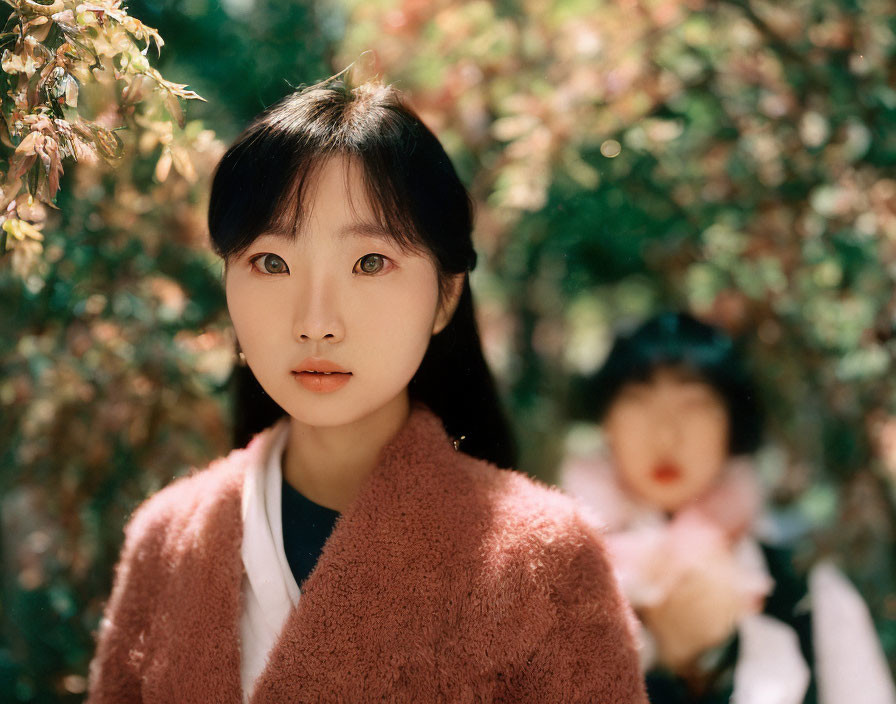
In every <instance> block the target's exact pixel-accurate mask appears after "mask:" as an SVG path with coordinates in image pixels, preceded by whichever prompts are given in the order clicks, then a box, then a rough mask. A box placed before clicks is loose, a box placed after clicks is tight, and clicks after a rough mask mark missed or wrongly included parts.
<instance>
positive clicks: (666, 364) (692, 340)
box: [578, 312, 763, 455]
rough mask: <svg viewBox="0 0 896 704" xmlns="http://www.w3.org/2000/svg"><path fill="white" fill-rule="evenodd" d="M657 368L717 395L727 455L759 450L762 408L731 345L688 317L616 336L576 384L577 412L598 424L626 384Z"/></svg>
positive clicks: (663, 316)
mask: <svg viewBox="0 0 896 704" xmlns="http://www.w3.org/2000/svg"><path fill="white" fill-rule="evenodd" d="M661 369H676V370H682V371H684V372H686V373H689V374H692V375H694V376H695V377H696V378H697V379H699V380H700V381H702V382H705V383H706V384H708V385H709V386H711V387H712V388H713V389H714V390H715V391H716V393H718V394H719V396H721V398H722V400H723V402H724V403H725V406H726V409H727V411H728V419H729V421H730V423H729V427H730V437H729V443H728V445H729V446H728V451H729V453H730V454H732V455H739V454H747V453H751V452H754V451H755V450H756V449H757V448H758V447H759V443H760V441H761V439H762V423H763V418H762V410H761V408H760V404H759V400H758V394H757V389H756V386H755V384H754V383H753V380H752V379H751V377H750V374H749V372H748V371H747V368H746V366H745V364H744V361H743V359H742V357H741V355H740V353H739V351H738V350H737V348H736V346H735V344H734V341H733V340H732V339H731V338H730V337H729V336H728V335H727V334H725V332H723V331H722V330H721V329H719V328H716V327H713V326H712V325H707V324H706V323H703V322H700V321H699V320H697V319H696V318H694V317H693V316H691V315H688V314H687V313H672V312H666V313H660V314H658V315H656V316H654V317H652V318H650V319H648V320H647V321H645V322H644V323H642V324H641V325H640V326H639V327H638V328H636V329H635V330H634V331H632V332H630V333H628V334H622V335H619V336H618V337H617V338H616V340H615V341H614V343H613V346H612V348H611V349H610V353H609V355H608V357H607V359H606V361H605V362H604V364H603V366H601V368H600V369H599V370H598V371H597V372H596V373H595V374H594V375H592V376H591V377H589V378H588V379H587V380H586V381H585V383H584V384H582V385H581V387H580V388H581V391H580V392H579V393H580V398H579V399H578V406H579V410H580V411H581V412H582V415H583V416H584V417H586V418H589V419H598V420H603V418H604V417H605V416H606V414H607V412H608V410H609V409H610V406H611V405H612V403H613V401H614V400H615V399H616V397H617V395H618V394H619V392H620V391H621V390H622V389H623V388H624V387H625V386H626V385H627V384H630V383H633V382H645V381H649V380H650V379H651V378H652V377H653V376H654V375H655V374H656V372H657V371H659V370H661Z"/></svg>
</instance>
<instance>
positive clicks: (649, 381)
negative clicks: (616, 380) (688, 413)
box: [623, 365, 715, 393]
mask: <svg viewBox="0 0 896 704" xmlns="http://www.w3.org/2000/svg"><path fill="white" fill-rule="evenodd" d="M635 385H637V386H642V387H645V386H646V387H648V388H650V389H660V388H662V389H671V390H675V389H685V390H705V391H708V392H711V393H715V389H714V387H713V386H712V384H710V383H709V382H708V381H707V380H706V379H705V378H704V377H703V376H702V375H701V374H700V373H699V372H697V371H696V370H695V369H692V368H690V367H688V366H685V365H678V366H662V367H657V368H656V369H653V370H652V371H651V372H649V374H648V375H647V376H646V378H643V379H635V380H632V381H631V382H629V383H628V384H625V385H624V386H635ZM623 388H624V387H623Z"/></svg>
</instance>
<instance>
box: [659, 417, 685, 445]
mask: <svg viewBox="0 0 896 704" xmlns="http://www.w3.org/2000/svg"><path fill="white" fill-rule="evenodd" d="M679 431H680V428H679V426H678V422H677V421H676V420H675V419H673V418H670V417H668V416H665V417H664V416H663V415H658V416H657V417H655V418H654V438H655V440H656V444H657V445H658V446H659V448H660V449H662V450H664V451H669V450H674V449H676V448H677V446H678V442H679V438H680V435H681V433H680V432H679Z"/></svg>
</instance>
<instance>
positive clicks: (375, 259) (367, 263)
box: [352, 254, 390, 274]
mask: <svg viewBox="0 0 896 704" xmlns="http://www.w3.org/2000/svg"><path fill="white" fill-rule="evenodd" d="M389 263H390V262H389V259H388V258H387V257H384V256H383V255H382V254H365V255H364V256H363V257H361V258H360V259H359V260H358V261H356V262H355V266H354V268H353V269H352V273H353V274H380V273H382V272H383V271H384V270H385V269H386V267H387V266H388V265H389Z"/></svg>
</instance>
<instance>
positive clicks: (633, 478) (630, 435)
mask: <svg viewBox="0 0 896 704" xmlns="http://www.w3.org/2000/svg"><path fill="white" fill-rule="evenodd" d="M645 419H646V415H645V412H644V410H643V409H638V408H630V407H625V408H620V409H616V410H612V411H611V412H610V414H609V415H608V416H607V420H606V422H605V424H604V431H605V433H606V436H607V444H608V445H609V447H610V450H611V452H612V454H613V460H614V464H615V465H616V469H617V471H618V472H619V473H620V474H621V475H622V476H623V477H624V478H625V479H626V480H627V481H629V482H638V481H639V478H640V477H642V476H644V474H645V472H646V471H647V470H648V469H649V466H650V464H651V456H650V447H649V444H648V443H646V442H645V438H646V437H648V433H649V428H648V427H647V426H648V423H647V422H646V420H645Z"/></svg>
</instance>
